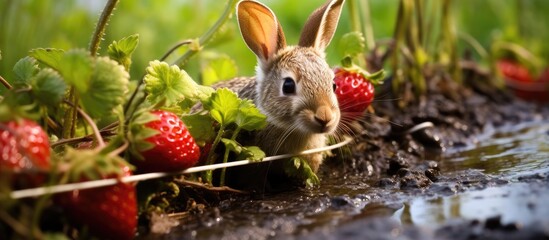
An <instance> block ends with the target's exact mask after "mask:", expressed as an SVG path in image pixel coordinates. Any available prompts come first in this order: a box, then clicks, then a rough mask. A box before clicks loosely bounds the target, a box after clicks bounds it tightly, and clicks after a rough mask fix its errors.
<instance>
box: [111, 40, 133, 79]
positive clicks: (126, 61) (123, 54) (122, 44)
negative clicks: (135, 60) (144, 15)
mask: <svg viewBox="0 0 549 240" xmlns="http://www.w3.org/2000/svg"><path fill="white" fill-rule="evenodd" d="M138 43H139V34H134V35H131V36H127V37H125V38H122V39H120V40H119V41H113V42H112V43H111V44H110V45H109V47H108V48H107V54H109V57H110V58H112V59H113V60H115V61H117V62H118V63H120V65H122V66H124V68H125V69H126V71H129V69H130V65H131V64H132V58H131V57H132V54H133V52H134V51H135V49H136V48H137V44H138Z"/></svg>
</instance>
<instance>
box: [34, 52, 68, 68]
mask: <svg viewBox="0 0 549 240" xmlns="http://www.w3.org/2000/svg"><path fill="white" fill-rule="evenodd" d="M64 52H65V51H63V50H62V49H56V48H35V49H32V50H30V52H29V56H31V57H33V58H35V59H36V60H38V61H39V62H41V63H43V64H45V65H46V66H48V67H51V68H53V69H55V70H59V63H60V62H61V57H63V54H64Z"/></svg>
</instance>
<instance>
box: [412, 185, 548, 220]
mask: <svg viewBox="0 0 549 240" xmlns="http://www.w3.org/2000/svg"><path fill="white" fill-rule="evenodd" d="M536 184H541V183H534V184H532V183H515V184H510V185H507V186H500V187H491V188H487V189H484V190H480V191H474V192H466V193H463V194H460V195H456V196H451V197H440V198H436V199H432V200H426V199H415V200H413V201H412V202H410V203H409V208H410V215H411V220H410V222H406V223H409V224H416V225H419V226H433V225H438V224H441V223H444V222H446V221H448V220H452V219H456V218H465V219H471V220H472V219H486V218H490V217H493V216H501V217H502V218H501V220H502V222H503V223H504V224H505V223H510V222H517V223H519V224H522V225H529V224H532V223H534V222H536V221H539V220H547V216H549V208H547V206H546V201H547V199H549V189H547V186H545V187H544V186H535V185H536ZM534 189H535V190H534ZM403 222H404V221H403Z"/></svg>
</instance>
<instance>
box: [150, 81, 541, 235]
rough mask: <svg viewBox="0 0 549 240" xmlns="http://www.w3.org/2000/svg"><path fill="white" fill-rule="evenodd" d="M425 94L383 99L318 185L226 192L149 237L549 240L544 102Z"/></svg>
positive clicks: (468, 93)
mask: <svg viewBox="0 0 549 240" xmlns="http://www.w3.org/2000/svg"><path fill="white" fill-rule="evenodd" d="M436 89H445V88H441V87H440V86H438V87H437V88H436ZM450 92H452V93H450ZM429 96H430V98H429V99H428V100H425V99H424V100H421V99H420V100H418V103H417V104H414V105H410V106H408V107H406V108H404V109H398V108H396V107H395V104H394V102H391V101H383V100H382V99H383V98H378V99H380V100H379V101H378V102H376V104H375V109H376V113H375V114H369V115H367V116H366V117H365V119H364V120H363V121H361V123H360V124H355V125H356V126H353V128H354V130H355V139H356V141H355V142H354V143H353V144H352V145H351V146H350V147H349V148H348V149H344V150H342V151H341V152H339V153H338V152H337V151H336V152H334V153H335V155H336V156H334V157H332V158H330V159H328V160H327V162H326V164H325V165H323V167H322V168H321V171H320V173H319V177H320V178H321V186H320V187H317V188H313V189H304V188H303V189H298V190H295V191H289V192H283V193H276V194H261V195H253V196H234V197H230V198H226V199H224V200H221V201H220V202H218V203H216V204H214V205H211V206H210V207H207V208H204V209H202V210H201V211H197V212H196V213H194V214H184V215H181V216H179V217H177V218H174V217H171V218H167V217H163V218H162V217H160V218H159V219H161V220H158V222H160V221H166V219H171V220H172V221H170V224H171V225H172V226H174V227H173V228H171V230H169V233H167V234H165V233H162V234H148V235H146V236H144V237H142V238H145V239H147V238H150V239H157V238H161V239H549V205H547V204H546V201H547V200H549V107H548V106H547V104H546V105H542V104H532V103H526V102H522V101H518V100H517V99H514V98H513V97H512V96H509V95H507V94H506V93H505V92H499V91H491V92H487V90H485V89H483V88H482V87H479V86H472V87H471V88H467V89H460V90H459V91H448V92H444V91H437V92H432V93H430V95H429ZM385 97H386V99H394V98H392V97H391V96H390V95H386V96H385ZM425 122H430V123H432V126H430V125H429V124H427V125H425ZM422 124H423V125H422ZM418 125H419V126H424V128H421V127H420V128H417V127H416V126H418ZM345 151H348V152H350V155H349V154H347V155H344V156H345V157H344V158H340V157H339V156H342V155H343V154H341V153H343V152H345Z"/></svg>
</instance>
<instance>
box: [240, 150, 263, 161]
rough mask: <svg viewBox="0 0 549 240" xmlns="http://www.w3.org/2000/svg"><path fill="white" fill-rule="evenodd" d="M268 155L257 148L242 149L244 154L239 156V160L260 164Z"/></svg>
mask: <svg viewBox="0 0 549 240" xmlns="http://www.w3.org/2000/svg"><path fill="white" fill-rule="evenodd" d="M265 156H266V154H265V152H263V150H261V148H259V147H257V146H248V147H242V152H241V153H240V154H239V155H238V157H237V160H250V161H254V162H259V161H261V160H263V158H265Z"/></svg>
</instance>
